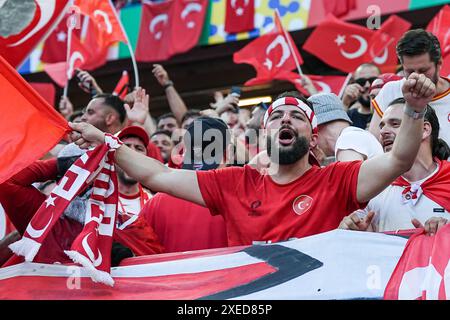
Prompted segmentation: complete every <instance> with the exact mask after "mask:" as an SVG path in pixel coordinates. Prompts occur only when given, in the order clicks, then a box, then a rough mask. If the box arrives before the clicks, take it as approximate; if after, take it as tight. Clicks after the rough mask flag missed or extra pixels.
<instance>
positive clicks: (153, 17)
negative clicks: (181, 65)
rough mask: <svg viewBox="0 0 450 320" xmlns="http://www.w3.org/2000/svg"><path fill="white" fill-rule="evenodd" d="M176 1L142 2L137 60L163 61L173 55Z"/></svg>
mask: <svg viewBox="0 0 450 320" xmlns="http://www.w3.org/2000/svg"><path fill="white" fill-rule="evenodd" d="M173 5H174V1H165V2H160V3H152V2H144V3H143V4H142V16H141V27H140V30H139V38H138V42H137V46H136V52H135V54H136V60H138V61H142V62H149V61H163V60H167V59H169V58H170V57H171V55H172V52H173V50H172V48H171V28H172V27H173V26H174V15H173V10H172V7H173Z"/></svg>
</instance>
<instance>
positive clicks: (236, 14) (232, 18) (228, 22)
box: [225, 0, 255, 33]
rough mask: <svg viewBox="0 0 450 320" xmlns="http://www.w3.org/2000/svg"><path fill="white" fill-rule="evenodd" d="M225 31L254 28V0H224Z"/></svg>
mask: <svg viewBox="0 0 450 320" xmlns="http://www.w3.org/2000/svg"><path fill="white" fill-rule="evenodd" d="M225 12H226V14H225V31H226V32H228V33H238V32H245V31H250V30H253V29H254V28H255V1H254V0H226V9H225Z"/></svg>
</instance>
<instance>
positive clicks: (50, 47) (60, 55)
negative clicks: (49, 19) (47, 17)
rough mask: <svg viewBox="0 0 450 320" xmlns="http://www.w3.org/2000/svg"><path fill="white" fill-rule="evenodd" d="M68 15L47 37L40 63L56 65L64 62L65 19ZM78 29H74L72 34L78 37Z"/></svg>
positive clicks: (66, 34)
mask: <svg viewBox="0 0 450 320" xmlns="http://www.w3.org/2000/svg"><path fill="white" fill-rule="evenodd" d="M69 17H70V15H65V16H64V17H63V19H62V20H61V22H60V23H59V24H58V25H57V27H56V28H55V30H53V32H52V33H50V35H49V36H48V38H47V40H45V42H44V46H43V48H42V54H41V61H42V62H44V63H56V62H63V61H66V58H67V57H66V55H67V37H68V30H67V23H68V21H67V19H68V18H69ZM80 30H81V29H80V28H75V29H73V30H72V33H73V34H75V35H76V36H77V37H80Z"/></svg>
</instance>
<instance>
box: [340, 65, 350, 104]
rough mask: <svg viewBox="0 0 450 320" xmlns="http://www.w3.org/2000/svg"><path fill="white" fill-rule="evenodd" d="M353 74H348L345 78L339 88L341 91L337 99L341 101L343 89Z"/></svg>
mask: <svg viewBox="0 0 450 320" xmlns="http://www.w3.org/2000/svg"><path fill="white" fill-rule="evenodd" d="M352 76H353V74H352V73H351V72H350V73H349V74H348V75H347V77H346V78H345V81H344V84H343V85H342V87H341V90H340V91H339V96H338V97H339V99H342V96H343V95H344V90H345V87H347V85H348V83H349V82H350V79H351V78H352Z"/></svg>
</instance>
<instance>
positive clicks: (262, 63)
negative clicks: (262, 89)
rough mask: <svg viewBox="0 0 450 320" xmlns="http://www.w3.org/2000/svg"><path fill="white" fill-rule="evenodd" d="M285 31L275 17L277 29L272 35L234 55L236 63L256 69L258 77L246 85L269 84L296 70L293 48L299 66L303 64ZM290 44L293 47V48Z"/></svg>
mask: <svg viewBox="0 0 450 320" xmlns="http://www.w3.org/2000/svg"><path fill="white" fill-rule="evenodd" d="M283 31H284V30H283V27H282V26H281V23H280V22H279V20H278V19H277V17H275V28H274V29H273V30H272V31H271V32H270V33H268V34H265V35H263V36H260V37H259V38H256V39H255V40H253V41H252V42H250V43H249V44H248V45H246V46H245V47H244V48H242V49H241V50H239V51H237V52H235V53H234V55H233V61H234V63H247V64H251V65H252V66H253V67H254V68H255V69H256V77H255V78H253V79H250V80H249V81H247V82H246V83H245V84H244V85H246V86H251V85H257V84H262V83H267V82H270V81H272V80H274V79H277V77H280V74H281V77H283V76H284V75H285V73H286V72H289V71H291V70H293V69H295V68H296V62H295V59H294V55H293V54H292V52H291V48H292V49H293V50H294V54H295V56H296V58H297V61H298V62H299V64H301V63H303V59H302V57H301V56H300V53H299V52H298V50H297V48H296V46H295V44H294V41H292V38H291V36H290V35H289V33H287V32H286V33H285V32H283ZM286 36H287V38H286ZM289 42H290V43H291V45H292V46H291V47H290V46H289Z"/></svg>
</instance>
